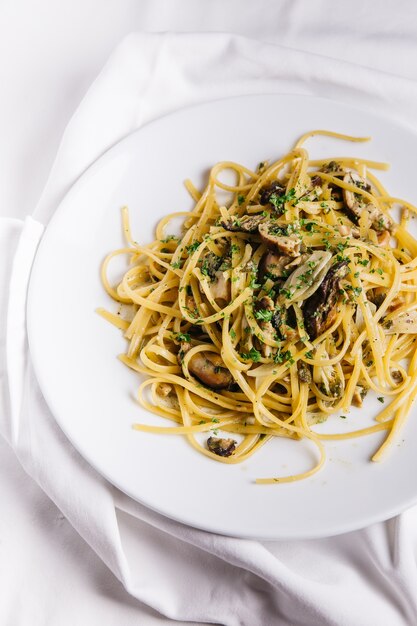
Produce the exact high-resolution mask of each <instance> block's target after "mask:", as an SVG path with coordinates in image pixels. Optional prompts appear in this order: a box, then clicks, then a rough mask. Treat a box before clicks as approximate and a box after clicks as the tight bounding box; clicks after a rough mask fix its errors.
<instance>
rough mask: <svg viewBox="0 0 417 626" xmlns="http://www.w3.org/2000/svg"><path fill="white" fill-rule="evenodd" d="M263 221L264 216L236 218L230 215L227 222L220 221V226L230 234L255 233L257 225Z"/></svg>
mask: <svg viewBox="0 0 417 626" xmlns="http://www.w3.org/2000/svg"><path fill="white" fill-rule="evenodd" d="M264 220H265V216H264V215H262V214H261V215H244V216H243V217H237V216H236V215H231V216H230V217H229V219H227V220H221V221H220V225H221V226H223V228H224V229H225V230H228V231H230V232H232V233H236V232H240V233H256V231H257V230H258V226H259V224H261V222H263V221H264Z"/></svg>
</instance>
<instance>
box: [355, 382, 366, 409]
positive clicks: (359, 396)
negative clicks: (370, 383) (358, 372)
mask: <svg viewBox="0 0 417 626" xmlns="http://www.w3.org/2000/svg"><path fill="white" fill-rule="evenodd" d="M368 390H369V388H368V387H365V386H364V385H356V387H355V391H354V392H353V396H352V404H353V405H354V406H357V407H359V408H361V406H362V404H363V400H364V398H365V396H366V394H367V393H368Z"/></svg>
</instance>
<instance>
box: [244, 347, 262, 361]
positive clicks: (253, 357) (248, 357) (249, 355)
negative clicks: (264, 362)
mask: <svg viewBox="0 0 417 626" xmlns="http://www.w3.org/2000/svg"><path fill="white" fill-rule="evenodd" d="M240 356H241V357H242V359H245V361H253V362H254V363H257V362H258V361H260V359H261V353H260V352H259V351H258V350H255V348H251V349H250V350H249V352H246V353H244V352H241V353H240Z"/></svg>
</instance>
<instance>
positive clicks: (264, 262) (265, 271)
mask: <svg viewBox="0 0 417 626" xmlns="http://www.w3.org/2000/svg"><path fill="white" fill-rule="evenodd" d="M308 256H309V255H308V254H302V255H301V256H298V257H291V256H285V255H284V256H283V255H282V254H279V252H272V251H271V250H269V251H268V252H266V253H265V254H264V256H263V257H262V259H261V261H260V263H259V275H258V279H259V282H261V283H262V282H264V281H265V279H266V278H270V279H271V280H273V281H274V282H276V281H277V280H279V279H280V278H288V276H289V275H290V274H291V273H292V272H293V271H294V270H295V268H296V267H297V266H298V265H300V263H304V261H306V260H307V257H308Z"/></svg>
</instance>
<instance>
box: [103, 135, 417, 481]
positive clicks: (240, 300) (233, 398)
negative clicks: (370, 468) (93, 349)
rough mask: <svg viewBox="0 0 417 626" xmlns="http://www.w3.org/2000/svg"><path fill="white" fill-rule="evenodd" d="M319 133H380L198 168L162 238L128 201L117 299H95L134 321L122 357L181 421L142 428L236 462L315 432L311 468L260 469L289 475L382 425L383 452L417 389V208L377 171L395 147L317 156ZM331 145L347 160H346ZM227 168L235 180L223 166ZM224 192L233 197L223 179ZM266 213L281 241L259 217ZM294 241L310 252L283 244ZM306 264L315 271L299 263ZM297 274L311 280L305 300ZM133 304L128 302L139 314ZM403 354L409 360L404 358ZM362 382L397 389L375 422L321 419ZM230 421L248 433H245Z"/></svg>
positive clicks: (384, 391) (145, 391) (149, 405)
mask: <svg viewBox="0 0 417 626" xmlns="http://www.w3.org/2000/svg"><path fill="white" fill-rule="evenodd" d="M320 136H326V137H332V138H334V139H338V140H340V139H341V140H347V141H354V142H363V141H368V139H369V138H365V137H351V136H349V135H343V134H340V133H334V132H331V131H327V130H314V131H311V132H309V133H305V134H304V135H303V136H302V137H301V138H300V139H299V140H298V141H297V142H296V144H295V146H294V148H293V149H292V150H291V151H290V152H288V154H286V155H284V156H283V157H281V158H280V159H279V160H277V161H276V162H274V163H271V164H269V163H267V162H265V163H261V164H260V165H259V166H258V168H255V169H251V168H250V167H245V166H243V165H240V164H238V163H234V162H231V161H224V162H221V163H217V164H216V165H215V166H214V167H213V168H212V170H211V172H210V175H209V179H208V184H207V186H206V188H205V189H204V190H203V191H202V192H200V191H199V190H197V188H196V187H195V186H194V185H193V183H192V182H191V181H186V183H185V184H186V188H187V190H188V191H189V193H190V196H191V198H192V200H193V201H194V203H195V206H194V208H193V210H192V211H189V212H187V211H178V212H176V213H172V214H170V215H167V216H165V217H164V218H163V219H162V220H160V222H159V224H158V225H157V226H156V238H155V240H154V241H153V242H152V243H150V244H139V243H138V242H137V241H136V240H135V239H134V237H133V235H132V232H131V228H130V222H129V213H128V209H127V208H126V207H123V209H122V222H123V231H124V234H125V238H126V241H127V247H125V248H121V249H119V250H116V251H114V252H112V253H111V254H109V255H108V256H107V258H106V259H105V261H104V263H103V266H102V273H101V277H102V281H103V285H104V288H105V290H106V292H107V293H108V295H109V296H110V297H111V298H112V299H113V300H114V301H116V302H117V303H119V305H120V306H119V308H120V310H119V311H118V313H117V314H116V313H112V312H110V311H107V310H105V309H102V308H100V309H98V313H99V314H100V315H101V316H102V317H104V318H105V319H106V320H107V321H109V322H110V323H112V324H113V325H115V326H116V327H118V328H119V329H120V330H122V331H123V332H124V336H125V338H126V340H127V341H128V347H127V350H126V354H124V355H121V356H120V359H121V361H122V362H123V363H125V364H126V365H127V366H128V367H130V368H131V369H133V370H134V371H136V372H137V373H138V374H139V375H140V376H142V377H143V378H144V379H143V382H142V383H141V384H140V387H139V391H138V402H139V403H140V404H141V405H142V406H143V407H144V408H145V409H146V410H147V411H149V412H150V413H152V414H156V415H160V416H162V417H164V418H165V419H167V420H170V421H171V422H173V423H174V425H173V426H167V427H165V426H160V425H158V426H157V425H154V424H152V423H149V424H134V426H133V428H134V429H135V430H139V431H145V432H151V433H159V434H171V435H180V436H184V437H186V438H187V439H188V440H189V442H190V444H191V445H192V446H193V447H194V448H195V449H196V450H197V451H198V452H199V453H202V454H204V455H205V456H208V457H209V458H211V459H213V460H216V461H220V462H222V463H225V464H233V463H238V462H241V461H244V460H246V459H248V458H250V457H251V456H252V455H253V454H255V453H257V452H258V451H259V450H260V448H261V447H262V446H263V445H265V444H266V443H268V442H270V441H271V440H274V438H276V437H285V438H292V439H294V440H299V439H304V440H305V439H307V440H309V441H311V442H312V443H313V444H314V445H315V446H316V448H317V450H318V453H319V458H318V461H317V463H316V464H315V466H314V467H313V468H311V469H309V470H307V471H304V472H298V473H291V474H289V475H288V476H282V477H280V476H272V477H269V478H263V477H262V478H258V479H257V481H256V482H257V483H259V484H270V483H280V482H292V481H295V480H301V479H304V478H308V477H309V476H311V475H313V474H314V473H316V472H317V471H319V469H320V468H321V467H322V466H323V464H324V462H325V448H324V445H323V443H322V442H323V441H327V440H345V439H350V438H353V437H363V436H368V435H371V434H373V433H376V432H379V431H384V430H386V431H387V437H386V440H385V442H384V443H383V444H382V446H381V447H380V449H379V450H378V451H377V452H376V453H375V454H374V456H373V460H374V461H378V460H380V459H381V457H382V456H383V455H385V453H386V451H387V449H388V448H389V447H390V446H392V442H393V441H395V439H396V438H397V436H398V433H399V432H400V430H401V428H402V426H403V424H404V422H405V420H406V418H407V416H408V414H409V412H410V409H411V406H412V403H413V401H414V398H415V397H416V396H417V343H416V338H417V319H416V321H413V315H414V314H415V312H416V310H417V241H416V239H415V238H414V237H413V236H412V235H411V234H410V233H409V232H408V220H409V217H410V213H411V212H413V213H416V212H417V209H416V207H414V205H412V204H411V203H409V202H407V201H405V200H401V199H398V198H396V197H392V196H390V195H389V192H388V191H387V190H386V189H385V187H384V185H383V184H382V183H381V181H379V180H378V178H377V177H376V176H375V174H374V173H371V172H369V169H373V170H386V169H388V165H387V164H385V163H381V162H377V161H372V160H368V159H366V158H355V157H348V156H345V157H331V158H329V159H310V157H309V154H308V152H307V150H306V149H305V148H304V144H305V142H306V141H307V140H308V139H311V138H313V137H320ZM330 161H334V162H336V163H337V167H338V168H339V169H338V171H337V172H335V171H334V170H335V167H334V166H332V165H330V166H328V164H329V162H330ZM346 171H356V173H357V174H358V175H359V176H362V177H363V178H366V182H368V183H369V186H366V185H365V184H363V185H359V186H358V185H356V184H353V183H346V182H344V180H343V178H344V173H345V172H346ZM226 175H227V180H228V181H230V180H233V182H225V180H226V178H225V176H226ZM335 190H336V191H335ZM224 192H227V194H226V195H227V196H229V200H227V203H226V204H224V202H225V201H224V197H223V198H222V201H220V200H219V198H220V196H219V195H218V194H219V193H222V194H223V196H224ZM347 192H353V194H354V197H355V198H357V199H358V206H359V207H361V208H360V210H361V215H360V217H358V218H357V219H356V223H355V222H352V220H351V218H352V212H351V210H350V209H349V210H347V207H346V204H345V203H346V202H348V201H349V195H348V194H347ZM265 194H269V195H267V196H266V195H265ZM271 194H272V195H271ZM367 203H369V205H367ZM398 205H400V207H402V213H401V221H400V223H399V224H395V222H394V220H393V219H392V217H391V216H390V213H389V212H390V210H391V209H393V208H395V207H396V206H398ZM367 206H370V207H371V209H370V210H369V211H368V209H367ZM373 210H376V211H379V212H380V213H379V215H380V216H381V217H384V220H388V219H389V220H391V224H392V225H391V227H390V228H391V232H392V235H393V237H392V238H391V237H390V236H389V234H388V233H387V232H385V231H384V229H385V227H386V224H387V222H384V220H382V225H378V226H377V225H375V216H374V217H372V215H371V212H372V211H373ZM178 219H180V220H182V221H183V230H182V233H181V234H179V235H171V234H170V233H169V230H168V226H169V225H170V224H171V223H172V222H174V221H175V222H176V223H177V222H178ZM248 220H255V221H254V222H253V224H255V225H254V226H251V227H250V228H248V229H247V230H245V228H244V227H243V226H242V224H248V223H249V224H251V222H250V221H249V222H248ZM256 220H258V222H256ZM259 220H260V221H263V222H265V223H266V224H267V226H268V229H269V232H270V233H271V235H270V237H271V236H272V237H276V238H277V242H276V243H274V241H275V240H273V241H272V242H271V239H267V238H266V236H265V234H263V231H262V229H260V230H258V223H259ZM274 229H275V230H274ZM176 230H177V232H178V229H176ZM394 237H395V240H394ZM284 240H285V241H284ZM286 241H289V242H290V243H286ZM291 241H298V245H299V244H302V246H303V247H304V250H305V251H306V252H304V253H303V255H302V256H300V252H303V250H301V251H298V249H297V250H295V252H293V251H292V250H291V249H289V251H287V252H284V250H285V249H286V248H285V246H290V244H291ZM395 241H396V242H397V243H396V245H395ZM276 246H278V248H279V249H280V253H279V254H278V257H277V255H276V251H277V249H276ZM280 246H282V248H280ZM274 250H275V252H274ZM327 251H330V256H329V257H321V258H325V259H327V258H329V261H328V265H326V266H325V270H324V274H323V275H320V273H318V274H315V273H314V272H315V267H316V263H315V262H313V261H311V258H316V257H311V255H313V254H316V253H320V254H323V252H327ZM271 254H275V257H271ZM123 255H124V256H126V257H127V262H128V263H127V269H126V270H125V271H124V272H123V276H121V277H120V279H119V281H118V283H117V284H116V285H113V284H112V283H111V281H110V279H109V278H108V270H109V264H110V262H111V261H112V260H113V259H114V258H115V257H118V256H123ZM268 255H269V256H268ZM291 255H292V257H291ZM284 256H288V261H287V266H286V267H285V270H284V266H283V269H282V271H283V274H284V275H283V276H282V277H281V278H280V280H279V281H278V279H277V278H276V277H274V273H273V272H272V274H271V270H273V268H274V264H273V263H272V261H268V259H270V257H271V258H275V267H277V263H276V258H278V259H279V260H282V258H283V257H284ZM289 257H291V258H289ZM291 261H293V264H292V265H291V266H288V264H289V263H290V262H291ZM268 263H270V264H271V266H269V265H268ZM297 263H299V264H300V265H299V266H298V265H297ZM301 264H303V265H302V268H303V273H301V270H300V271H299V272H298V273H297V267H301ZM333 268H335V270H336V269H337V268H339V272H340V275H341V277H340V278H339V279H338V281H336V282H334V285H335V286H334V289H336V288H337V292H336V291H334V294H336V295H335V296H333V300H332V302H333V304H330V300H326V297H327V296H325V293H326V292H325V291H324V290H323V289H322V287H321V286H320V285H321V281H322V280H326V281H328V282H329V281H330V278H329V277H330V274H329V272H330V271H333ZM343 268H347V269H343ZM317 271H318V270H317ZM295 276H298V279H297V280H298V282H297V281H296V280H295V278H294V281H295V282H294V284H293V283H292V282H291V281H292V277H295ZM318 278H319V281H320V282H318ZM323 284H324V283H323ZM329 284H330V282H329ZM291 290H295V291H297V290H302V291H300V292H298V291H297V298H295V299H296V300H297V302H296V303H293V301H292V297H293V294H292V291H291ZM299 293H300V294H301V296H300V297H299V295H298V294H299ZM304 293H306V294H307V295H306V296H303V294H304ZM320 294H322V295H320ZM321 297H322V298H323V301H322V302H321V301H320V300H317V302H318V303H319V302H321V303H320V306H322V307H323V311H324V313H323V315H322V316H321V313H320V306H319V304H317V305H316V306H315V308H314V313H315V314H318V315H319V317H318V319H319V322H317V324H318V326H317V327H316V326H315V325H314V324H313V323H312V321H311V319H312V317H313V316H310V319H308V318H307V317H306V315H308V314H307V313H306V311H309V305H307V304H306V302H307V300H308V299H309V298H311V300H310V303H312V302H313V301H315V300H314V299H315V298H316V299H317V298H321ZM271 303H272V304H271ZM125 304H129V305H133V306H131V307H125V306H124V305H125ZM310 306H313V305H312V304H311V305H310ZM271 307H272V308H271ZM326 307H328V308H329V310H328V311H326ZM125 308H129V309H130V310H129V318H128V319H127V318H125V317H124V309H125ZM291 311H292V316H293V318H291V316H290V313H291ZM403 314H407V316H409V317H407V318H403V319H407V320H408V319H410V320H411V322H410V327H409V328H406V330H407V332H404V324H403V327H399V330H398V331H397V330H396V328H395V327H394V326H393V325H394V324H396V323H398V322H397V320H398V319H401V315H403ZM391 326H393V328H392V331H391V330H390V329H391ZM314 328H318V329H319V330H312V329H314ZM391 332H392V334H390V333H391ZM311 333H312V334H311ZM405 358H408V359H410V362H409V363H405V362H400V361H402V360H403V359H405ZM197 364H198V365H197ZM216 381H217V382H216ZM216 385H217V386H218V388H216ZM366 389H370V393H375V394H378V396H379V399H380V400H381V401H384V400H387V401H389V403H387V404H386V406H384V407H381V409H382V410H381V411H380V413H379V415H377V416H376V418H375V419H376V421H375V423H374V424H373V425H370V426H365V425H364V427H363V428H358V426H359V425H360V424H356V429H355V430H352V431H348V432H345V433H336V434H332V433H316V432H314V431H313V430H312V428H311V425H312V424H314V423H317V422H319V421H322V420H323V419H327V418H328V417H329V416H331V415H333V414H337V413H338V412H339V411H340V410H342V409H343V411H348V410H349V409H350V406H351V405H352V404H353V402H354V399H355V398H358V393H359V391H360V390H362V391H363V390H366ZM366 402H367V400H366V399H365V400H364V406H365V405H366ZM362 410H363V409H362ZM364 414H365V413H364ZM358 419H359V418H358ZM355 421H357V420H355ZM218 431H220V432H221V434H218ZM201 433H209V434H210V435H211V438H212V444H210V445H211V446H212V447H210V446H209V445H208V444H206V445H204V444H202V443H201V442H200V441H199V440H198V438H196V435H199V434H200V436H201ZM234 434H236V435H239V437H240V442H239V443H238V442H237V441H234V442H233V440H232V438H233V435H234ZM216 438H217V439H220V440H221V441H223V443H224V440H225V439H227V440H228V441H229V439H230V441H229V444H230V449H228V451H227V454H226V455H225V456H223V455H220V454H219V453H218V451H217V453H216V449H215V447H214V448H213V445H214V444H213V441H215V440H216ZM229 444H228V445H229ZM224 445H226V444H224ZM271 469H272V471H273V468H271ZM271 473H272V472H271Z"/></svg>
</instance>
